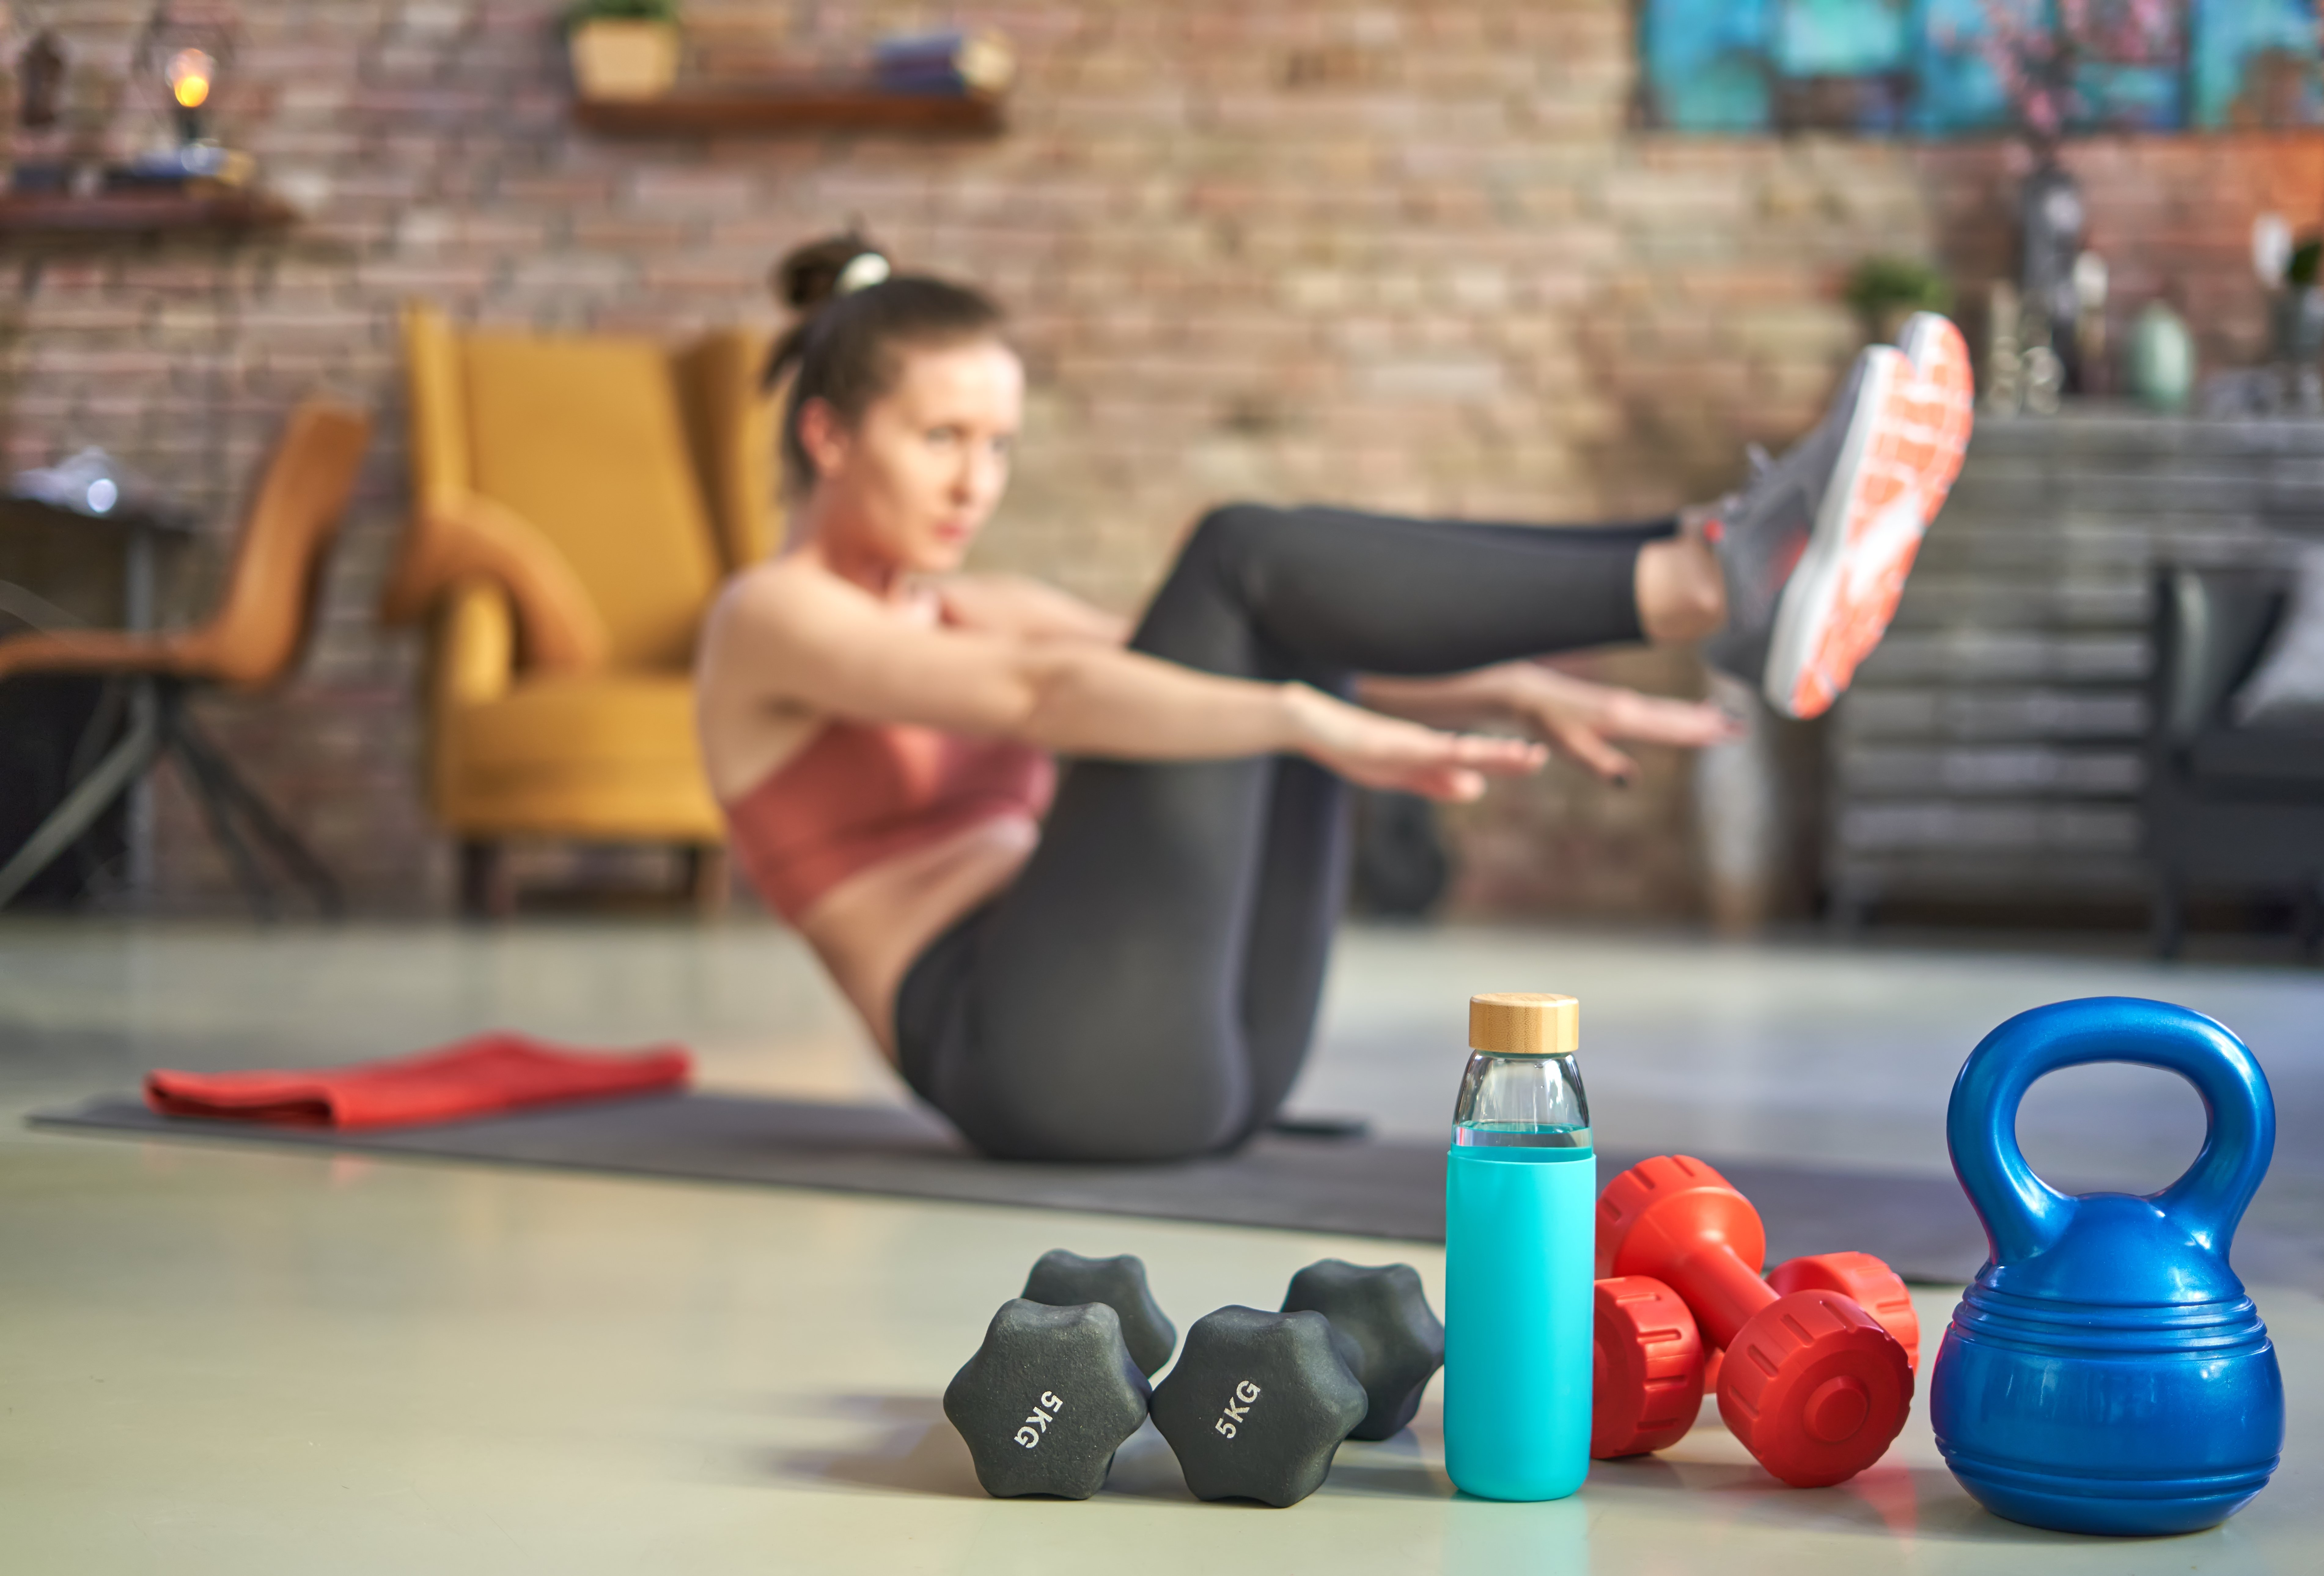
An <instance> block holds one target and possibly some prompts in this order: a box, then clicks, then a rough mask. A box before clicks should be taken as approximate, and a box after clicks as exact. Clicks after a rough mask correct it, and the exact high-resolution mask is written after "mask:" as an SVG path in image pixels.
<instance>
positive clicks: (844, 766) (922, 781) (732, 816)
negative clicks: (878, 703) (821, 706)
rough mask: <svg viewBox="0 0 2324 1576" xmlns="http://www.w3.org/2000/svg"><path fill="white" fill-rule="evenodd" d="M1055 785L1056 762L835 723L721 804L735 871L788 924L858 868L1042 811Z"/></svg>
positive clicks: (1023, 749) (901, 730)
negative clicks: (745, 874)
mask: <svg viewBox="0 0 2324 1576" xmlns="http://www.w3.org/2000/svg"><path fill="white" fill-rule="evenodd" d="M1055 788H1056V764H1055V763H1054V762H1052V761H1051V760H1050V759H1049V757H1048V756H1047V755H1045V754H1043V753H1042V752H1041V751H1039V750H1037V749H1035V748H1033V747H1032V746H1029V745H1022V744H1019V743H1017V742H1015V741H1014V740H1010V739H972V738H964V737H961V736H960V735H958V734H952V733H945V732H944V731H942V730H941V729H938V728H920V727H918V726H915V725H912V724H908V723H877V724H874V723H862V722H845V721H836V720H835V721H833V722H830V723H827V724H825V727H824V729H823V731H822V732H821V733H819V734H817V735H816V736H815V737H814V738H813V739H812V740H810V741H809V742H808V744H807V747H806V748H805V749H803V750H801V751H799V753H798V754H797V755H795V756H792V757H791V758H790V759H789V760H788V761H785V762H784V763H783V764H782V765H779V766H778V767H776V768H775V769H774V770H773V771H771V772H770V773H768V774H767V775H766V776H765V777H764V778H762V779H761V781H760V783H759V784H758V786H757V787H755V788H752V789H751V790H750V791H749V792H748V793H744V794H743V795H742V797H741V798H739V799H737V800H735V801H734V802H733V803H731V804H728V805H726V806H725V807H724V808H725V811H726V824H727V826H728V827H729V828H730V829H731V830H732V831H733V838H734V851H735V854H736V856H737V857H738V858H740V859H741V860H742V868H743V869H744V870H745V871H747V872H748V873H749V875H750V877H751V880H752V882H753V883H754V884H755V885H757V886H758V889H759V893H760V895H761V896H762V897H764V898H765V899H766V900H767V902H768V903H769V904H771V905H772V906H773V907H774V909H775V911H776V912H777V913H780V914H781V915H782V916H783V917H784V918H786V919H788V920H792V921H794V922H796V921H797V920H798V917H799V916H800V915H801V914H803V913H806V912H807V910H808V909H809V908H812V907H813V906H814V905H815V903H816V899H818V898H820V897H822V896H823V895H824V894H825V893H826V892H829V891H830V890H831V889H832V888H833V887H835V886H836V885H839V884H840V883H841V882H843V881H844V880H846V879H847V878H848V877H849V876H853V875H854V874H855V873H856V872H857V871H859V870H865V869H869V868H870V867H872V866H874V865H877V864H881V863H882V862H884V861H886V860H889V859H892V858H896V857H897V856H899V855H900V854H907V853H909V852H911V851H912V850H913V849H915V848H925V847H927V845H929V844H931V843H936V842H941V841H943V840H944V839H946V838H949V837H953V836H955V835H957V834H959V833H960V832H963V831H965V830H968V829H969V828H970V827H973V826H976V825H978V824H980V823H981V822H983V821H987V820H994V819H996V818H998V817H1001V816H1004V815H1031V816H1038V815H1040V814H1041V813H1042V812H1043V811H1046V810H1047V809H1048V807H1049V795H1050V793H1051V792H1052V791H1053V790H1054V789H1055Z"/></svg>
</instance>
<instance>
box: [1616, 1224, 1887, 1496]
mask: <svg viewBox="0 0 2324 1576" xmlns="http://www.w3.org/2000/svg"><path fill="white" fill-rule="evenodd" d="M1767 1284H1768V1285H1769V1286H1771V1287H1773V1288H1774V1289H1775V1291H1776V1292H1777V1293H1790V1292H1813V1291H1826V1292H1838V1293H1840V1294H1842V1295H1843V1296H1847V1297H1851V1298H1853V1299H1854V1300H1855V1302H1856V1303H1857V1305H1858V1307H1860V1308H1862V1309H1863V1310H1864V1311H1865V1312H1867V1313H1869V1314H1871V1315H1872V1317H1873V1318H1874V1319H1876V1320H1877V1321H1879V1324H1880V1328H1882V1329H1883V1330H1886V1331H1887V1332H1888V1333H1889V1334H1890V1335H1892V1336H1894V1337H1895V1339H1896V1344H1897V1345H1899V1346H1901V1347H1903V1348H1904V1360H1905V1362H1906V1363H1907V1364H1908V1365H1909V1366H1910V1367H1912V1368H1913V1369H1914V1371H1915V1372H1918V1371H1919V1368H1920V1359H1921V1321H1920V1317H1919V1315H1918V1314H1916V1313H1914V1312H1913V1296H1912V1293H1910V1292H1908V1291H1906V1290H1905V1289H1904V1281H1903V1280H1902V1279H1901V1278H1899V1277H1898V1275H1896V1273H1895V1271H1894V1270H1892V1269H1890V1268H1889V1267H1888V1266H1887V1265H1885V1264H1883V1263H1881V1262H1880V1260H1878V1259H1877V1258H1875V1257H1874V1256H1872V1255H1870V1254H1868V1253H1819V1254H1812V1255H1811V1256H1807V1257H1805V1258H1794V1259H1790V1260H1787V1261H1785V1262H1784V1263H1783V1264H1780V1265H1776V1266H1775V1268H1774V1269H1773V1270H1771V1271H1770V1272H1768V1275H1767ZM1597 1302H1598V1308H1597V1313H1598V1317H1597V1331H1596V1336H1597V1340H1596V1345H1597V1349H1596V1350H1595V1351H1594V1352H1593V1353H1592V1354H1591V1355H1592V1357H1593V1358H1594V1359H1595V1363H1594V1374H1595V1378H1594V1387H1593V1388H1592V1390H1591V1402H1592V1404H1591V1418H1590V1453H1591V1455H1593V1456H1595V1457H1597V1458H1598V1459H1599V1460H1611V1459H1613V1458H1615V1457H1619V1456H1637V1455H1644V1454H1646V1452H1648V1451H1659V1450H1667V1449H1669V1448H1670V1447H1671V1446H1672V1445H1674V1444H1676V1443H1677V1442H1679V1441H1680V1440H1682V1439H1683V1438H1685V1437H1686V1432H1687V1430H1689V1429H1691V1428H1692V1427H1693V1426H1694V1419H1695V1414H1697V1413H1698V1412H1700V1411H1701V1409H1702V1395H1703V1392H1704V1391H1706V1390H1708V1391H1711V1392H1712V1393H1714V1394H1715V1393H1716V1392H1717V1391H1718V1388H1719V1373H1720V1366H1721V1363H1722V1360H1723V1359H1724V1358H1726V1356H1727V1354H1726V1352H1725V1351H1724V1350H1723V1349H1720V1348H1719V1347H1715V1346H1711V1345H1708V1344H1707V1343H1705V1342H1704V1340H1702V1337H1701V1330H1700V1329H1699V1327H1698V1326H1697V1325H1696V1324H1695V1321H1694V1315H1693V1314H1692V1313H1691V1312H1688V1311H1687V1306H1686V1303H1685V1302H1684V1300H1683V1299H1682V1298H1681V1297H1680V1296H1679V1294H1678V1293H1675V1292H1674V1291H1672V1290H1671V1289H1670V1288H1669V1287H1668V1286H1666V1285H1665V1284H1662V1282H1660V1281H1657V1280H1655V1279H1652V1278H1651V1277H1649V1276H1646V1275H1624V1276H1621V1277H1619V1278H1618V1279H1614V1280H1604V1281H1600V1282H1599V1283H1598V1293H1597Z"/></svg>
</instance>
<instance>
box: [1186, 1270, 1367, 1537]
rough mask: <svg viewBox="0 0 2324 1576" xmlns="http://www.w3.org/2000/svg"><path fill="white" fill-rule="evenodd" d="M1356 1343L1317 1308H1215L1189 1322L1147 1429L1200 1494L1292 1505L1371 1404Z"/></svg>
mask: <svg viewBox="0 0 2324 1576" xmlns="http://www.w3.org/2000/svg"><path fill="white" fill-rule="evenodd" d="M1361 1360H1362V1354H1361V1352H1360V1350H1359V1349H1358V1348H1357V1346H1356V1344H1355V1342H1354V1341H1352V1340H1350V1339H1349V1338H1348V1337H1347V1336H1345V1335H1343V1334H1341V1333H1340V1332H1339V1331H1337V1330H1334V1329H1333V1326H1332V1322H1331V1321H1330V1320H1328V1319H1326V1318H1324V1317H1323V1315H1322V1314H1321V1313H1314V1312H1296V1313H1268V1312H1261V1311H1260V1310H1259V1309H1257V1308H1240V1307H1230V1308H1222V1309H1220V1310H1219V1311H1218V1312H1215V1313H1207V1314H1204V1315H1203V1317H1202V1318H1200V1319H1197V1320H1196V1321H1194V1327H1193V1328H1192V1329H1190V1330H1187V1331H1186V1346H1185V1350H1184V1351H1183V1352H1181V1353H1180V1354H1179V1356H1178V1361H1177V1362H1176V1365H1175V1366H1173V1367H1172V1368H1171V1369H1170V1372H1169V1375H1168V1377H1166V1378H1164V1379H1163V1381H1162V1383H1161V1384H1160V1385H1159V1386H1156V1388H1155V1391H1154V1401H1153V1407H1154V1426H1155V1427H1156V1428H1157V1429H1159V1430H1161V1432H1162V1437H1163V1438H1164V1439H1166V1440H1167V1441H1169V1442H1170V1449H1171V1450H1172V1451H1174V1452H1175V1453H1176V1455H1177V1458H1178V1467H1179V1469H1180V1470H1181V1471H1183V1472H1184V1473H1185V1477H1186V1487H1187V1488H1190V1489H1192V1490H1193V1491H1194V1496H1195V1497H1197V1498H1200V1499H1256V1500H1259V1502H1260V1503H1262V1504H1265V1505H1273V1506H1286V1505H1296V1503H1298V1502H1299V1501H1300V1500H1302V1499H1305V1497H1307V1496H1308V1495H1310V1494H1313V1493H1314V1491H1315V1490H1316V1488H1319V1487H1320V1486H1321V1485H1322V1484H1323V1478H1324V1475H1325V1474H1326V1473H1328V1472H1330V1470H1331V1469H1332V1455H1333V1451H1337V1450H1338V1449H1339V1448H1340V1442H1341V1441H1342V1440H1343V1439H1345V1438H1347V1437H1348V1432H1349V1430H1351V1429H1352V1428H1354V1427H1355V1426H1356V1424H1357V1423H1360V1422H1362V1421H1363V1419H1364V1414H1365V1413H1366V1412H1367V1411H1368V1410H1369V1406H1370V1403H1369V1399H1368V1398H1367V1397H1366V1395H1365V1394H1364V1387H1363V1386H1362V1385H1361V1384H1360V1383H1358V1382H1357V1380H1356V1377H1355V1375H1354V1374H1353V1373H1352V1372H1351V1368H1352V1367H1354V1366H1355V1365H1356V1364H1358V1363H1360V1361H1361Z"/></svg>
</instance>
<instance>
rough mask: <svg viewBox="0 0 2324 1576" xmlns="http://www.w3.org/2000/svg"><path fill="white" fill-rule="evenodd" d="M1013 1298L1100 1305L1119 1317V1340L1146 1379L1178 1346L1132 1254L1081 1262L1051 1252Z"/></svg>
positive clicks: (1059, 1250) (1070, 1255)
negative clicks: (1128, 1346) (1128, 1349)
mask: <svg viewBox="0 0 2324 1576" xmlns="http://www.w3.org/2000/svg"><path fill="white" fill-rule="evenodd" d="M1018 1294H1019V1296H1021V1297H1023V1298H1024V1299H1025V1300H1026V1301H1027V1302H1028V1303H1049V1304H1050V1305H1051V1306H1053V1307H1061V1308H1062V1307H1071V1306H1073V1305H1074V1304H1075V1303H1104V1304H1105V1305H1106V1306H1107V1307H1109V1308H1111V1309H1112V1310H1113V1311H1114V1312H1115V1313H1116V1314H1118V1315H1120V1319H1121V1339H1122V1340H1125V1341H1127V1342H1128V1343H1129V1345H1130V1356H1131V1357H1133V1358H1137V1359H1138V1366H1139V1368H1141V1369H1142V1370H1144V1372H1145V1374H1146V1377H1148V1378H1149V1379H1150V1378H1152V1377H1154V1376H1155V1375H1156V1374H1157V1373H1159V1372H1160V1371H1161V1368H1162V1365H1163V1364H1164V1363H1167V1362H1168V1361H1169V1360H1170V1353H1171V1351H1172V1350H1173V1349H1175V1348H1176V1346H1177V1344H1178V1327H1177V1326H1176V1325H1175V1324H1173V1323H1171V1322H1170V1320H1169V1317H1168V1315H1167V1314H1165V1313H1164V1312H1162V1309H1161V1305H1160V1304H1159V1303H1156V1302H1155V1301H1154V1293H1152V1292H1151V1291H1149V1290H1148V1288H1147V1285H1146V1265H1145V1264H1144V1262H1143V1261H1142V1260H1140V1259H1139V1257H1138V1256H1137V1255H1136V1254H1131V1253H1124V1254H1117V1255H1116V1256H1113V1257H1112V1258H1084V1257H1083V1256H1081V1255H1080V1254H1078V1253H1067V1252H1066V1251H1065V1249H1064V1248H1062V1247H1059V1248H1054V1249H1052V1250H1051V1251H1049V1252H1047V1253H1045V1254H1043V1255H1042V1256H1040V1259H1039V1261H1038V1262H1037V1263H1036V1264H1035V1265H1033V1273H1032V1274H1031V1275H1027V1276H1026V1277H1025V1289H1024V1290H1023V1291H1022V1292H1020V1293H1018Z"/></svg>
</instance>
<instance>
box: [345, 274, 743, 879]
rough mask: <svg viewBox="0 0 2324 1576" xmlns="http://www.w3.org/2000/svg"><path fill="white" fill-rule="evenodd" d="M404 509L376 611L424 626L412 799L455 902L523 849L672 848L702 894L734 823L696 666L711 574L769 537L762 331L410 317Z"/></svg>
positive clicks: (720, 869) (420, 312) (423, 310)
mask: <svg viewBox="0 0 2324 1576" xmlns="http://www.w3.org/2000/svg"><path fill="white" fill-rule="evenodd" d="M403 338H404V354H405V364H406V371H407V375H408V377H409V379H410V429H411V436H410V450H411V467H412V519H411V524H410V530H409V531H408V532H407V533H406V534H405V537H404V541H403V543H402V551H401V556H400V558H399V560H398V561H397V563H396V565H395V568H394V570H393V572H392V575H391V577H390V581H389V584H388V588H387V592H386V596H385V598H384V601H383V608H382V611H383V615H384V616H386V617H387V618H388V619H389V620H390V621H391V622H398V623H414V622H420V621H422V620H425V621H427V622H428V623H429V671H428V678H427V681H426V702H427V713H428V716H427V735H428V759H427V768H426V781H427V793H428V801H429V808H430V809H431V810H432V811H433V812H434V813H435V815H436V818H437V819H438V820H439V821H440V822H441V823H442V824H443V825H444V826H445V827H446V829H447V830H449V831H450V832H451V833H452V834H453V835H454V836H455V837H457V839H459V841H460V846H461V889H462V903H463V905H464V906H465V907H466V908H467V909H468V910H469V911H470V912H472V913H506V912H507V911H508V909H509V908H510V907H511V906H512V904H513V893H512V890H511V889H510V886H509V883H508V880H507V877H506V863H505V860H504V858H503V852H502V849H503V844H504V843H506V842H507V841H509V840H512V839H520V838H521V839H567V840H578V841H587V842H613V843H664V844H675V845H678V846H679V847H680V848H684V849H685V850H686V851H687V859H688V864H689V868H690V872H691V874H690V876H689V879H690V880H691V881H692V882H693V883H694V885H695V888H696V893H697V895H699V896H701V897H702V899H703V900H704V901H705V904H715V900H716V895H718V894H719V893H721V892H723V890H724V857H723V848H724V839H725V830H724V824H723V822H722V820H721V818H720V816H719V812H718V807H717V805H716V803H715V802H713V800H712V798H711V795H710V790H709V786H708V784H707V783H705V780H704V778H703V775H702V765H701V755H700V750H699V747H698V746H697V745H696V739H695V728H694V696H693V684H692V681H691V680H690V678H689V676H688V673H689V670H690V668H691V665H692V662H693V656H694V644H695V639H696V635H697V633H698V631H699V628H700V625H701V621H702V616H703V613H704V611H705V608H706V607H708V605H709V601H710V598H711V596H712V594H713V593H714V592H715V590H716V589H717V587H718V584H719V582H720V581H721V580H722V579H724V577H725V576H726V575H727V574H728V573H729V572H731V571H732V570H735V569H737V568H740V567H741V566H742V565H743V564H746V563H749V562H752V561H755V560H757V559H760V558H762V557H764V556H765V555H766V554H767V553H768V552H770V551H771V550H772V547H773V544H774V541H775V538H776V535H777V532H778V522H777V519H776V516H775V513H774V487H773V474H772V468H773V465H774V451H773V444H774V425H773V422H774V418H773V412H772V408H771V405H770V402H768V401H766V400H764V399H763V398H761V396H760V394H759V392H758V373H759V367H760V363H761V358H762V357H763V356H764V354H765V344H764V341H763V339H761V338H760V337H759V336H756V335H752V334H749V333H745V332H742V331H739V330H724V331H720V332H716V333H713V334H710V335H707V336H705V337H704V338H701V339H699V340H697V341H696V342H695V343H693V344H692V345H689V346H687V348H684V349H682V350H678V351H676V352H673V351H671V350H669V349H668V348H664V347H662V346H660V345H658V344H656V343H654V342H652V341H650V340H644V339H634V338H611V337H587V338H584V337H575V336H561V337H560V336H547V335H533V334H509V333H484V332H477V333H460V332H456V331H455V330H454V329H453V328H452V326H451V325H450V324H449V323H448V322H447V320H445V318H444V317H443V315H442V314H441V313H440V312H438V311H436V310H435V309H433V308H431V307H426V306H413V307H410V308H408V309H407V310H406V311H405V313H404V320H403Z"/></svg>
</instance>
